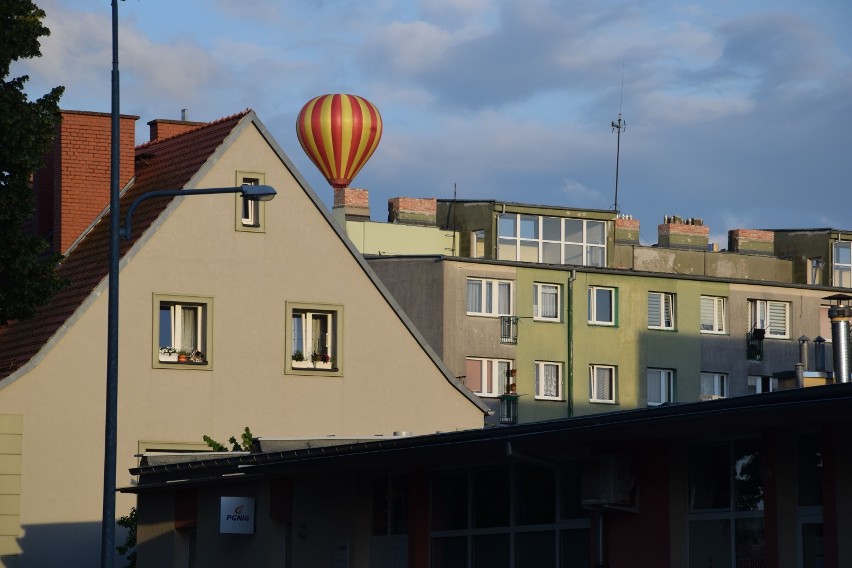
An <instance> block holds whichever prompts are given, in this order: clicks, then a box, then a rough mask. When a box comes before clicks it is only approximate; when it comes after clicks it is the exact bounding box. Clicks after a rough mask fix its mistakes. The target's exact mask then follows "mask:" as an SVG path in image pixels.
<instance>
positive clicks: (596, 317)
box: [589, 286, 615, 325]
mask: <svg viewBox="0 0 852 568" xmlns="http://www.w3.org/2000/svg"><path fill="white" fill-rule="evenodd" d="M589 323H591V324H594V325H615V288H601V287H599V286H589Z"/></svg>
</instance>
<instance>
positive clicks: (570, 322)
mask: <svg viewBox="0 0 852 568" xmlns="http://www.w3.org/2000/svg"><path fill="white" fill-rule="evenodd" d="M576 279H577V271H576V270H573V269H572V270H571V276H569V277H568V329H567V334H568V418H571V417H572V416H574V336H573V333H574V280H576Z"/></svg>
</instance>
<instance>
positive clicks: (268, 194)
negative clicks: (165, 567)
mask: <svg viewBox="0 0 852 568" xmlns="http://www.w3.org/2000/svg"><path fill="white" fill-rule="evenodd" d="M114 171H117V168H116V169H115V170H114ZM117 185H118V184H117V182H116V187H117ZM219 193H240V194H242V196H243V197H244V198H245V199H249V200H251V201H269V200H271V199H272V198H274V197H275V195H276V192H275V189H273V188H272V187H271V186H268V185H248V184H246V185H241V186H239V187H212V188H204V189H162V190H157V191H149V192H148V193H144V194H142V195H140V196H139V197H137V198H136V199H135V200H134V201H133V203H131V204H130V206H129V207H128V208H127V215H126V217H125V221H124V227H119V221H118V220H119V204H118V192H115V195H114V198H115V202H113V201H112V200H111V201H110V221H111V222H110V249H109V315H108V318H107V326H108V330H107V396H106V424H105V429H104V430H105V435H104V497H103V519H102V526H101V566H102V567H103V568H112V566H113V565H114V560H115V468H116V440H117V431H118V257H119V247H118V244H119V236H120V237H122V238H124V239H125V240H129V239H130V236H131V230H132V225H131V222H132V217H133V211H134V210H135V209H136V207H137V206H138V205H139V204H140V203H141V202H143V201H146V200H148V199H151V198H154V197H177V196H190V195H211V194H219ZM111 197H113V196H111Z"/></svg>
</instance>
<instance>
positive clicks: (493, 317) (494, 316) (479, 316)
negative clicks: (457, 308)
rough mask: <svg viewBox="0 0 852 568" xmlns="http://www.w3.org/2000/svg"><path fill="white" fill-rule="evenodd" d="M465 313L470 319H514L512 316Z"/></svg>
mask: <svg viewBox="0 0 852 568" xmlns="http://www.w3.org/2000/svg"><path fill="white" fill-rule="evenodd" d="M465 313H466V314H467V315H469V316H470V317H474V318H492V319H498V318H502V317H507V318H511V317H514V315H513V314H482V313H479V312H465Z"/></svg>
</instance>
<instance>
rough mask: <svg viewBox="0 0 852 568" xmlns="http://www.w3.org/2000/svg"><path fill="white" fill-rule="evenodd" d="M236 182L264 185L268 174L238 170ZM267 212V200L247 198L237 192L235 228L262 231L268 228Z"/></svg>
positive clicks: (239, 183)
mask: <svg viewBox="0 0 852 568" xmlns="http://www.w3.org/2000/svg"><path fill="white" fill-rule="evenodd" d="M236 183H237V185H263V184H265V183H266V176H265V175H264V174H263V173H259V172H237V181H236ZM265 213H266V203H265V202H263V201H256V200H251V199H246V198H245V197H244V196H242V195H239V194H237V195H236V210H235V213H234V228H235V229H236V230H237V231H245V232H249V233H262V232H264V231H265V230H266V227H265V221H266V219H265Z"/></svg>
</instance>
